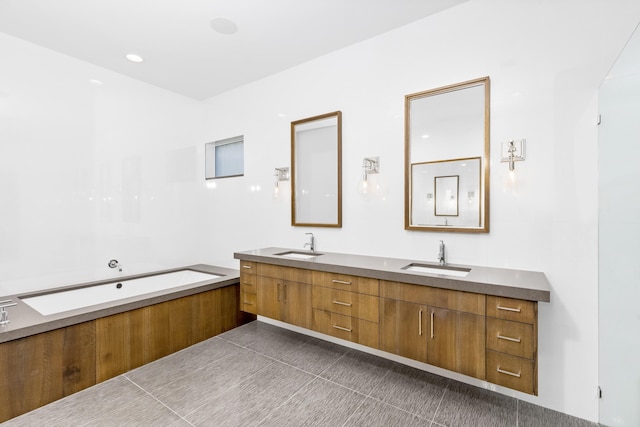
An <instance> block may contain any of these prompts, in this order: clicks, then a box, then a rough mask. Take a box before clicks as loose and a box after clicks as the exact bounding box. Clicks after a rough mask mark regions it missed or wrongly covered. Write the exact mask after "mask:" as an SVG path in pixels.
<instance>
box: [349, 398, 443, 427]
mask: <svg viewBox="0 0 640 427" xmlns="http://www.w3.org/2000/svg"><path fill="white" fill-rule="evenodd" d="M429 424H430V420H425V419H423V418H419V417H417V416H415V415H413V414H410V413H408V412H405V411H403V410H400V409H398V408H395V407H393V406H389V405H387V404H386V403H382V402H380V401H378V400H373V399H371V398H367V399H366V400H365V401H364V402H363V403H362V405H361V406H360V407H359V408H358V409H357V410H356V412H355V413H354V414H353V415H352V416H351V417H350V418H349V420H348V421H347V423H346V424H345V427H346V426H349V427H351V426H353V427H360V426H362V427H378V426H379V427H391V426H402V427H425V426H429Z"/></svg>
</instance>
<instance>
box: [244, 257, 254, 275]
mask: <svg viewBox="0 0 640 427" xmlns="http://www.w3.org/2000/svg"><path fill="white" fill-rule="evenodd" d="M256 264H257V263H255V262H253V261H245V260H240V273H241V274H242V273H244V274H256V271H257V267H256Z"/></svg>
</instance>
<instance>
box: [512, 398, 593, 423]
mask: <svg viewBox="0 0 640 427" xmlns="http://www.w3.org/2000/svg"><path fill="white" fill-rule="evenodd" d="M556 426H562V427H597V426H598V424H597V423H592V422H591V421H587V420H583V419H581V418H576V417H572V416H570V415H567V414H563V413H561V412H556V411H553V410H551V409H547V408H543V407H541V406H538V405H534V404H532V403H528V402H523V401H522V400H521V401H519V402H518V427H556Z"/></svg>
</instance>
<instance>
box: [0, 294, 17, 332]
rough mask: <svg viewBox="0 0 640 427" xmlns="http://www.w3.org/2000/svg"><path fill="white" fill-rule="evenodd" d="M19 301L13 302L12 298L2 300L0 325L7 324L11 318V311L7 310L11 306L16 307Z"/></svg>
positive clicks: (0, 302) (0, 303)
mask: <svg viewBox="0 0 640 427" xmlns="http://www.w3.org/2000/svg"><path fill="white" fill-rule="evenodd" d="M16 305H18V303H17V302H11V300H10V299H7V300H4V301H0V326H4V325H7V324H8V323H9V322H10V320H9V312H8V311H7V310H6V309H7V308H9V307H15V306H16Z"/></svg>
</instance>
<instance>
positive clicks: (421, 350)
mask: <svg viewBox="0 0 640 427" xmlns="http://www.w3.org/2000/svg"><path fill="white" fill-rule="evenodd" d="M380 288H381V291H380V293H381V299H380V307H381V308H380V310H381V318H382V323H381V332H380V337H381V338H380V340H381V349H382V350H385V351H388V352H390V353H395V354H398V355H400V356H404V357H408V358H411V359H415V360H419V361H421V362H426V363H428V364H430V365H434V366H438V367H441V368H444V369H448V370H451V371H455V372H459V373H462V374H465V375H469V376H472V377H475V378H480V379H484V377H485V296H484V295H481V294H474V293H470V292H460V291H451V290H447V289H440V288H431V287H428V286H418V285H409V284H406V283H397V282H388V281H381V283H380Z"/></svg>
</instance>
